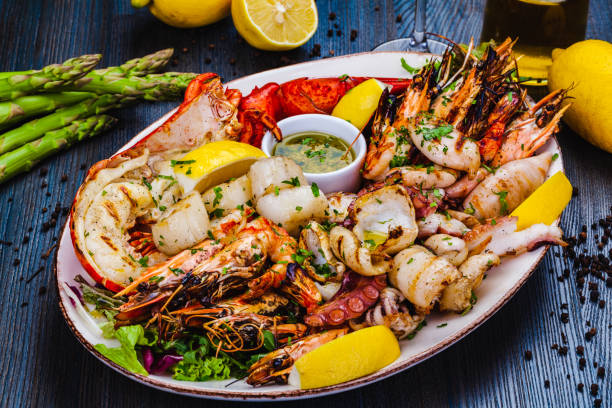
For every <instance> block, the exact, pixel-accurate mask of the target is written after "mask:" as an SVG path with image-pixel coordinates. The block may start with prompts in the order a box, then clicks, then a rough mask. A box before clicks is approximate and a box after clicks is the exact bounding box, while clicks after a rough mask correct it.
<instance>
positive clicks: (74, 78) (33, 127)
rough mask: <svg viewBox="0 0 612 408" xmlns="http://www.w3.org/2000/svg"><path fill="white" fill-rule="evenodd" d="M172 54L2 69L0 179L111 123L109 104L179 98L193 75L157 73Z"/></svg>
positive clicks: (73, 60) (94, 57) (94, 58)
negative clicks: (111, 63)
mask: <svg viewBox="0 0 612 408" xmlns="http://www.w3.org/2000/svg"><path fill="white" fill-rule="evenodd" d="M172 53H173V50H172V49H166V50H161V51H158V52H156V53H154V54H150V55H146V56H144V57H142V58H136V59H133V60H130V61H127V62H126V63H124V64H122V65H120V66H117V67H108V68H104V69H96V70H94V69H93V68H94V66H95V65H96V64H97V63H98V62H99V61H100V58H101V56H100V55H83V56H81V57H77V58H71V59H69V60H67V61H65V62H64V63H63V64H54V65H49V66H47V67H44V68H42V69H40V70H31V71H21V72H2V73H0V131H4V133H3V134H0V183H3V182H5V181H6V180H8V179H10V178H11V177H13V176H15V175H17V174H19V173H22V172H24V171H28V170H30V169H31V168H32V166H33V165H35V164H36V163H37V162H39V161H40V160H42V159H43V158H45V157H47V156H49V155H51V154H54V153H55V152H57V151H60V150H62V149H64V148H66V147H68V146H70V145H72V144H73V143H75V142H78V141H80V140H83V139H85V138H89V137H93V136H97V135H99V134H101V133H102V132H104V131H105V130H107V129H108V128H110V127H111V126H112V125H113V124H114V123H116V119H114V118H112V117H110V116H108V115H104V114H103V113H104V112H107V111H108V110H110V109H115V108H119V107H122V106H125V105H127V104H128V103H131V102H135V101H139V100H149V101H161V100H177V99H181V97H182V95H183V93H184V91H185V88H186V87H187V85H188V84H189V82H190V81H191V80H192V79H193V78H195V76H196V74H192V73H180V72H165V73H159V71H160V70H162V69H163V68H164V67H165V66H166V65H167V63H168V61H169V60H170V57H171V56H172ZM33 118H36V119H33ZM32 119H33V120H32ZM28 120H29V121H28Z"/></svg>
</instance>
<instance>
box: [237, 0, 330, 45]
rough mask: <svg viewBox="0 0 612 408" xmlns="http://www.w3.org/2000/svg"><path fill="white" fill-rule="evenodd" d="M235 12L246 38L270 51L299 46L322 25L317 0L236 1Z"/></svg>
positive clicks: (249, 41) (238, 25) (240, 30)
mask: <svg viewBox="0 0 612 408" xmlns="http://www.w3.org/2000/svg"><path fill="white" fill-rule="evenodd" d="M231 11H232V19H233V20H234V26H235V27H236V30H238V33H240V35H241V36H242V38H244V39H245V40H246V42H248V43H249V44H251V45H252V46H253V47H255V48H259V49H260V50H266V51H285V50H291V49H294V48H297V47H299V46H300V45H302V44H304V43H305V42H306V41H308V40H309V39H310V37H312V36H313V34H314V33H315V31H317V25H318V24H319V17H318V14H317V6H316V4H315V2H314V0H232V5H231Z"/></svg>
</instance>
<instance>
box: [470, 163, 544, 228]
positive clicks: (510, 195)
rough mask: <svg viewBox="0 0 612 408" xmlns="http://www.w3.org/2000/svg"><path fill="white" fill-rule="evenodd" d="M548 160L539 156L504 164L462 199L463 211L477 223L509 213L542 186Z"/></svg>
mask: <svg viewBox="0 0 612 408" xmlns="http://www.w3.org/2000/svg"><path fill="white" fill-rule="evenodd" d="M551 158H552V155H551V154H550V153H542V154H540V155H538V156H534V157H530V158H527V159H521V160H515V161H511V162H508V163H506V164H504V165H503V166H501V167H500V168H499V169H497V171H496V172H495V174H490V175H489V176H488V177H487V178H485V179H484V180H483V181H482V183H480V184H479V185H478V186H477V187H476V188H475V189H474V190H473V191H472V192H471V193H470V194H469V195H468V196H467V197H466V199H465V201H464V202H463V207H464V208H465V209H466V210H470V211H473V214H474V216H475V217H476V218H478V219H480V220H483V219H486V218H494V217H497V216H503V215H506V214H509V213H511V212H512V210H514V209H515V208H516V207H518V206H519V204H520V203H522V202H523V201H524V200H525V199H526V198H527V197H529V195H531V193H533V192H534V191H535V189H536V188H538V187H539V186H540V185H541V184H542V183H544V180H545V179H546V172H547V171H548V168H549V167H550V163H551Z"/></svg>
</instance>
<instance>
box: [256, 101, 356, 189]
mask: <svg viewBox="0 0 612 408" xmlns="http://www.w3.org/2000/svg"><path fill="white" fill-rule="evenodd" d="M278 127H279V128H280V130H281V132H282V133H283V135H285V136H290V135H292V134H295V133H300V132H309V131H314V132H323V133H327V134H330V135H333V136H336V137H339V138H340V139H342V140H344V141H345V142H346V143H347V144H349V145H350V144H351V143H352V142H353V140H355V138H356V137H357V135H359V139H358V140H357V141H356V142H355V144H354V145H353V151H354V152H355V160H353V162H352V163H351V164H349V165H348V166H346V167H343V168H341V169H340V170H336V171H332V172H329V173H306V172H305V173H304V175H305V176H306V178H307V179H308V181H309V182H311V183H317V186H319V189H320V190H321V191H323V192H324V193H325V194H327V193H333V192H336V191H344V192H355V191H357V190H358V189H359V187H360V186H361V174H360V172H359V171H360V170H361V166H362V165H363V161H364V159H365V154H366V150H367V146H366V141H365V138H364V137H363V135H360V134H359V129H357V128H356V127H355V126H353V125H352V124H350V123H349V122H347V121H346V120H344V119H340V118H337V117H335V116H331V115H321V114H316V113H313V114H306V115H297V116H292V117H290V118H287V119H283V120H281V121H279V122H278ZM275 144H276V140H275V139H274V136H273V135H272V133H270V132H267V133H266V134H265V135H264V137H263V140H262V142H261V150H263V151H264V153H265V154H267V155H268V156H272V150H274V145H275Z"/></svg>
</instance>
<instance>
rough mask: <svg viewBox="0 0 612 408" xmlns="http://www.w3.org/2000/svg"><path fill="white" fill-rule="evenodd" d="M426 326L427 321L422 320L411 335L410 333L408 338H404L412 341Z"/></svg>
mask: <svg viewBox="0 0 612 408" xmlns="http://www.w3.org/2000/svg"><path fill="white" fill-rule="evenodd" d="M425 326H427V321H425V320H423V321H422V322H421V323H419V325H418V326H417V327H416V329H414V331H413V332H412V333H410V334H409V335H408V336H406V338H407V339H408V340H412V339H414V336H416V335H417V333H418V332H419V330H421V329H422V328H423V327H425Z"/></svg>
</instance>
